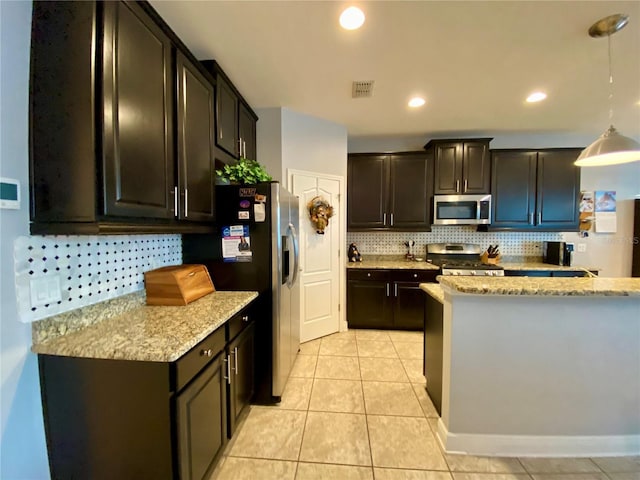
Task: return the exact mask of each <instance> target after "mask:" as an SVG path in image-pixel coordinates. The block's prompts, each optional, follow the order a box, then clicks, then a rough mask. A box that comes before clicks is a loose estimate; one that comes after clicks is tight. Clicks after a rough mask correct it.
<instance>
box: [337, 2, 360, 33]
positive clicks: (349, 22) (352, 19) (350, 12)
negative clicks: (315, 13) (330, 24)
mask: <svg viewBox="0 0 640 480" xmlns="http://www.w3.org/2000/svg"><path fill="white" fill-rule="evenodd" d="M363 23H364V13H362V10H360V9H359V8H358V7H349V8H347V9H346V10H345V11H344V12H342V14H341V15H340V25H341V26H342V28H344V29H345V30H355V29H356V28H360V27H361V26H362V24H363Z"/></svg>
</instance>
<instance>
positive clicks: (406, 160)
mask: <svg viewBox="0 0 640 480" xmlns="http://www.w3.org/2000/svg"><path fill="white" fill-rule="evenodd" d="M389 167H390V168H389V172H390V175H389V208H388V210H389V222H388V223H389V227H390V228H392V229H398V230H399V229H406V230H417V231H422V232H425V231H429V230H430V229H431V221H430V212H431V208H430V205H431V203H432V202H431V196H432V194H431V188H430V187H431V184H430V182H429V179H430V177H431V175H430V167H431V164H430V161H429V156H428V154H427V153H421V154H417V155H416V154H412V155H391V157H390V160H389Z"/></svg>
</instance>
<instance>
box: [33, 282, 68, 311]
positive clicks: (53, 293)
mask: <svg viewBox="0 0 640 480" xmlns="http://www.w3.org/2000/svg"><path fill="white" fill-rule="evenodd" d="M29 287H30V290H31V307H42V306H44V305H49V304H51V303H56V302H59V301H60V300H62V297H61V291H60V275H47V276H42V277H33V278H31V280H30V285H29Z"/></svg>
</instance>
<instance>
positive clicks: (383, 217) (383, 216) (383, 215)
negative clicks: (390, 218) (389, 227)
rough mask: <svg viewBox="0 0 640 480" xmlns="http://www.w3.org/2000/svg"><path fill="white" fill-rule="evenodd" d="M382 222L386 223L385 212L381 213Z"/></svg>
mask: <svg viewBox="0 0 640 480" xmlns="http://www.w3.org/2000/svg"><path fill="white" fill-rule="evenodd" d="M382 224H383V225H386V224H387V214H386V213H383V214H382Z"/></svg>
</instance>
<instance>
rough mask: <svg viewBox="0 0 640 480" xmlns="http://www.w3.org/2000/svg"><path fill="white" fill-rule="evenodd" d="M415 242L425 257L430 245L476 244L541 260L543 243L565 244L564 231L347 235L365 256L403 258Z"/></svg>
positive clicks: (451, 230) (465, 229)
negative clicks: (407, 243) (498, 246)
mask: <svg viewBox="0 0 640 480" xmlns="http://www.w3.org/2000/svg"><path fill="white" fill-rule="evenodd" d="M407 240H415V242H416V246H415V247H414V252H415V254H416V255H417V256H419V257H422V256H425V255H426V244H427V243H475V244H478V245H480V246H481V247H483V248H486V247H488V246H489V245H494V244H496V243H497V244H499V245H500V252H501V254H502V255H503V256H509V257H511V256H515V257H540V256H542V242H545V241H562V240H563V234H562V233H561V232H477V231H476V227H473V226H468V227H467V226H465V227H440V226H433V227H431V232H347V245H348V244H350V243H355V244H356V245H357V246H358V250H359V251H360V253H361V254H362V255H367V254H369V255H403V254H405V253H407V248H406V247H405V246H404V242H405V241H407Z"/></svg>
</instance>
